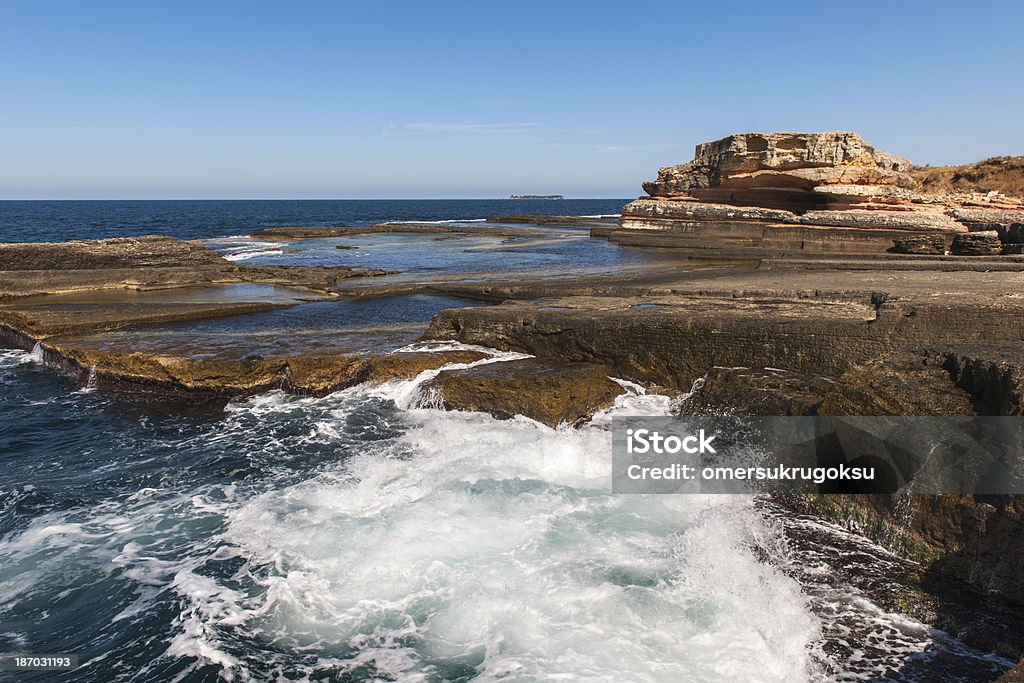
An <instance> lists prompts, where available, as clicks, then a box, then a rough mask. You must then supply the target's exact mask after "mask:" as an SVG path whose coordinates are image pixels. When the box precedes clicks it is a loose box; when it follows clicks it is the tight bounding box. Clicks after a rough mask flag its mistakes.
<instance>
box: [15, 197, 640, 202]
mask: <svg viewBox="0 0 1024 683" xmlns="http://www.w3.org/2000/svg"><path fill="white" fill-rule="evenodd" d="M633 196H635V195H631V196H629V197H610V196H609V197H569V196H565V197H562V198H561V199H512V198H511V197H0V202H395V201H407V202H433V201H437V202H445V201H447V202H452V201H477V202H487V201H509V202H522V201H527V202H529V201H543V202H559V201H580V200H591V199H603V200H605V199H631V198H632V197H633Z"/></svg>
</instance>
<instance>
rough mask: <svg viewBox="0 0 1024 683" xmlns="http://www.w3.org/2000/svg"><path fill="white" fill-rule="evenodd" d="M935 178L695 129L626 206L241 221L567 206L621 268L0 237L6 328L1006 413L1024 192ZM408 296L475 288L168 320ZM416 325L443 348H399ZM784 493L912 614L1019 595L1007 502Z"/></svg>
mask: <svg viewBox="0 0 1024 683" xmlns="http://www.w3.org/2000/svg"><path fill="white" fill-rule="evenodd" d="M985 163H986V164H988V163H989V162H985ZM989 165H991V164H989ZM942 173H944V171H943V172H942ZM946 177H947V176H946V175H942V174H941V173H940V171H939V170H936V169H932V170H924V171H922V169H920V168H917V167H914V166H913V164H912V163H911V162H910V161H908V160H906V159H902V158H899V157H896V156H893V155H891V154H887V153H885V152H879V151H877V150H875V149H874V148H872V147H871V146H870V145H868V144H867V143H866V142H865V141H864V140H863V139H861V138H860V137H859V136H857V135H856V134H853V133H838V132H831V133H817V134H803V133H771V134H759V133H747V134H740V135H732V136H729V137H727V138H723V139H722V140H719V141H716V142H710V143H704V144H702V145H698V147H697V150H696V153H695V157H694V160H693V161H691V162H689V163H687V164H682V165H679V166H671V167H667V168H663V169H661V170H660V172H659V173H658V177H657V179H656V180H654V181H651V182H649V183H645V184H644V189H645V190H646V191H647V193H648V196H646V197H643V198H641V199H637V200H636V201H633V202H631V203H629V204H628V205H627V206H626V207H625V208H624V209H623V210H622V217H621V219H619V220H613V219H608V218H591V217H575V218H573V217H547V218H540V217H530V216H504V217H495V219H494V223H492V224H472V225H464V224H463V225H448V224H426V223H424V224H382V225H376V226H355V227H350V226H327V227H323V226H311V227H308V226H307V227H293V228H270V229H265V230H261V231H257V232H256V233H254V234H253V237H254V238H256V239H260V240H282V241H288V240H307V239H324V240H331V239H338V240H339V244H338V246H340V247H345V246H347V245H346V243H345V242H344V241H343V240H344V238H348V237H351V236H354V235H367V234H379V233H389V232H408V233H412V234H420V235H423V236H425V237H427V238H428V239H429V238H430V237H434V238H444V239H450V238H453V237H459V236H468V237H481V236H487V237H498V238H501V239H508V240H512V241H515V240H519V241H520V245H521V248H524V249H529V248H533V246H534V242H533V240H538V241H539V242H540V243H543V240H545V239H549V238H551V232H550V231H549V229H548V228H547V227H545V226H572V227H589V228H590V230H591V234H592V235H593V236H594V237H595V238H599V239H600V238H607V239H609V240H611V241H612V242H615V243H617V244H620V245H629V246H636V247H643V248H649V249H656V250H657V253H658V254H671V255H672V257H671V259H668V260H662V261H659V262H657V263H656V264H654V263H652V265H650V266H649V267H647V268H645V269H642V270H640V271H638V272H631V273H628V274H627V273H616V274H606V273H602V274H582V275H576V276H573V277H560V278H557V279H547V278H541V277H538V278H523V277H516V276H511V275H509V274H507V273H501V272H493V273H483V274H480V273H476V274H473V275H472V277H467V276H456V275H452V274H444V273H442V274H439V275H436V276H432V277H423V278H417V279H415V280H406V281H400V282H399V281H396V280H395V279H394V278H393V277H391V274H388V273H385V272H384V271H380V270H372V269H357V268H348V267H343V266H333V267H327V266H244V265H238V264H237V263H234V262H231V261H228V260H226V259H224V258H223V257H222V256H220V255H219V254H217V253H215V252H213V251H211V250H210V249H208V248H207V247H205V246H203V245H202V244H199V243H193V242H184V241H179V240H174V239H171V238H164V237H143V238H130V239H112V240H99V241H94V242H67V243H54V244H0V341H2V342H3V343H4V344H5V345H8V346H15V347H19V348H23V349H25V350H30V349H35V350H36V352H37V353H38V354H39V355H40V356H41V357H42V358H43V359H44V360H45V362H46V364H47V365H49V366H51V367H53V368H55V369H58V370H60V371H63V372H65V373H66V374H68V375H69V376H71V377H73V378H74V379H75V381H77V382H80V383H86V382H91V383H93V384H94V385H95V386H98V387H99V388H109V389H116V390H131V391H156V392H165V393H174V394H184V395H188V396H196V397H199V396H202V397H215V398H225V397H229V396H235V395H246V394H252V393H257V392H261V391H266V390H268V389H274V388H279V389H284V390H286V391H291V392H295V393H310V394H322V393H327V392H330V391H335V390H338V389H342V388H345V387H350V386H353V385H355V384H360V383H364V382H384V381H388V380H390V379H394V378H399V377H403V378H408V377H413V376H416V375H418V374H419V373H421V372H423V371H424V370H441V371H440V372H439V373H438V374H437V375H436V376H435V377H433V378H432V379H431V380H430V381H429V382H427V383H426V384H425V386H424V396H423V399H424V401H425V402H426V403H427V404H429V405H435V406H440V407H446V408H449V409H460V410H462V409H464V410H477V411H485V412H489V413H491V414H492V415H495V416H496V417H499V418H502V419H506V418H511V417H514V416H516V415H524V416H527V417H530V418H532V419H535V420H537V421H539V422H542V423H544V424H547V425H550V426H557V425H563V424H566V425H574V424H579V423H581V422H582V421H585V420H586V419H587V418H588V417H589V416H591V415H593V414H594V413H595V412H596V411H598V410H601V409H602V408H605V407H607V406H609V405H611V404H612V402H613V401H614V400H615V399H616V397H617V396H619V395H621V394H622V393H623V391H625V389H624V388H623V384H626V383H628V382H633V383H636V384H639V385H642V386H643V387H644V388H645V390H647V391H653V392H662V393H667V394H670V395H673V396H675V397H676V398H677V404H678V405H679V409H680V410H681V411H684V412H688V413H695V414H700V413H721V412H728V413H731V414H740V415H742V414H748V415H777V414H781V415H962V416H986V415H1021V414H1022V412H1024V354H1022V352H1021V348H1022V346H1021V344H1022V342H1024V297H1022V295H1021V291H1022V289H1024V255H1021V251H1022V245H1024V200H1021V199H1019V198H1016V197H1014V196H1011V195H1010V194H1007V193H1003V192H1001V191H1000V190H999V188H998V187H997V188H996V189H993V190H986V191H981V190H982V189H984V188H983V187H981V188H979V186H978V185H968V184H965V182H966V181H965V182H961V183H959V184H957V181H956V178H959V177H963V176H957V175H956V174H955V173H954V174H950V175H948V177H950V178H953V180H950V181H949V182H947V181H946V180H943V179H942V178H946ZM502 223H504V224H505V225H506V227H502V225H500V224H502ZM517 224H525V225H528V226H529V225H532V226H535V227H532V228H527V229H526V230H523V229H520V228H518V227H516V226H517ZM584 235H585V233H584ZM524 237H525V238H529V240H530V241H522V240H523V238H524ZM584 239H585V238H584ZM651 253H654V252H653V251H652V252H651ZM421 294H422V295H432V296H444V297H457V298H458V300H461V301H465V302H466V304H467V305H465V306H461V305H456V306H455V307H452V308H447V309H446V310H441V311H440V312H438V313H437V314H436V315H434V316H433V318H432V320H430V321H429V323H427V322H424V324H423V325H422V327H420V328H416V329H412V328H409V329H405V328H403V329H401V330H398V331H393V330H392V331H387V332H386V333H385V332H380V331H376V332H373V333H365V335H369V336H373V335H378V336H379V337H380V338H379V339H377V338H374V339H373V340H372V343H369V342H368V343H365V344H361V345H352V344H350V343H349V342H347V341H346V342H345V343H340V342H339V341H338V339H337V336H338V335H337V331H335V330H328V331H325V332H324V333H323V334H320V335H312V336H311V337H310V338H309V341H308V342H304V343H302V344H296V345H294V346H290V347H288V348H286V349H276V347H273V346H272V345H271V346H270V347H269V348H270V350H269V351H267V350H265V349H264V348H263V347H262V346H261V347H259V348H255V343H254V342H253V341H251V340H249V341H245V337H244V336H243V337H242V339H243V342H242V343H240V344H239V345H238V348H237V349H235V350H233V351H232V352H231V353H227V354H222V355H215V354H210V353H205V354H204V353H191V352H188V351H187V350H186V347H187V346H188V345H187V344H185V343H181V344H178V343H177V340H186V339H187V338H188V336H189V335H192V334H194V331H193V328H189V327H180V326H181V325H182V324H187V323H194V322H195V321H201V320H209V319H221V318H224V319H231V320H238V321H239V323H238V324H239V326H240V328H241V329H243V330H245V329H246V327H245V326H246V324H247V323H246V321H249V320H254V319H255V318H254V316H257V315H261V314H268V313H272V312H274V311H278V310H285V311H287V310H292V309H298V308H299V307H302V306H304V305H307V304H310V303H311V302H312V303H316V304H317V305H319V304H322V303H323V302H338V304H339V305H340V304H342V303H343V302H346V301H352V300H355V299H366V298H379V299H380V300H381V301H383V302H385V305H386V303H387V302H389V301H397V297H400V296H406V295H421ZM470 302H472V303H474V304H476V305H472V306H469V305H468V304H469V303H470ZM481 304H482V305H481ZM154 330H160V331H166V332H167V334H169V335H170V336H169V338H170V339H171V342H169V343H167V344H165V345H164V346H162V347H159V348H157V347H155V346H152V345H149V346H147V344H146V343H143V342H142V341H141V340H143V338H145V337H146V336H147V335H148V334H149V333H151V332H153V331H154ZM134 331H138V334H137V335H134V336H133V333H134ZM114 332H117V333H118V334H117V336H116V339H115V337H114V336H112V334H113V333H114ZM360 334H364V333H362V332H361V333H360ZM136 337H137V338H136ZM417 340H419V341H422V342H456V343H457V344H450V343H449V344H447V345H446V344H434V345H433V346H431V345H428V344H423V345H421V347H420V348H419V349H417V350H412V351H401V352H399V351H398V349H399V348H400V347H403V346H404V345H406V344H408V343H410V342H414V341H417ZM247 344H249V346H250V347H251V348H247ZM459 344H462V345H472V346H479V347H488V348H491V349H497V350H500V351H513V352H520V353H523V354H529V355H530V356H532V358H520V359H519V360H511V361H507V362H503V363H496V364H487V365H481V364H478V363H477V361H479V360H481V359H483V358H485V356H486V354H485V353H484V352H482V351H477V350H472V349H468V348H467V347H465V346H459ZM610 378H615V379H617V380H619V381H613V380H612V379H610ZM624 380H625V381H628V382H623V381H624ZM779 504H780V505H784V506H785V508H786V509H787V510H789V511H790V513H792V514H806V513H813V514H815V515H824V516H826V517H828V518H829V519H832V520H834V521H838V522H839V523H841V524H843V525H845V526H846V527H847V528H850V529H853V530H855V531H857V532H858V533H861V534H863V535H865V536H867V537H869V538H872V539H874V540H876V541H878V542H880V543H882V544H883V545H885V546H886V547H888V548H890V549H892V550H893V551H894V552H896V553H898V554H900V555H901V556H902V557H904V558H906V559H907V560H908V562H911V563H912V566H913V567H915V568H916V569H913V570H910V569H908V570H907V571H906V572H904V574H905V575H906V577H907V578H906V582H905V583H906V585H910V584H913V586H912V587H913V591H916V592H914V595H915V596H917V598H915V599H914V601H913V604H907V605H903V606H901V607H900V608H901V609H905V610H906V611H908V612H914V613H918V612H920V606H921V605H922V604H925V603H926V602H928V601H929V600H932V601H935V600H939V601H942V600H944V599H945V598H943V597H942V596H943V595H951V594H953V593H957V592H958V591H959V592H960V593H962V594H968V593H969V594H970V595H971V596H974V597H972V600H976V602H977V603H978V604H977V605H976V606H975V607H976V611H978V613H979V614H982V615H984V614H989V613H996V612H999V611H1000V610H1004V611H1005V610H1006V609H1011V610H1012V609H1017V607H1014V606H1019V605H1021V604H1024V578H1022V577H1024V544H1022V543H1021V542H1020V540H1019V539H1020V538H1024V513H1022V508H1021V503H1020V500H1019V499H1018V498H1015V497H1005V496H1003V497H993V496H988V497H984V496H916V495H915V496H913V497H910V498H907V497H901V496H899V495H888V494H884V495H883V494H878V495H873V496H865V495H860V496H857V495H820V496H805V497H800V498H795V499H787V500H782V501H779ZM835 561H836V562H837V563H841V562H842V561H843V560H842V558H837V559H836V560H835ZM836 566H837V567H838V566H839V565H838V564H837V565H836ZM907 566H908V567H909V566H911V565H907ZM951 582H952V583H951ZM950 586H953V588H950ZM956 586H960V587H962V589H961V588H956ZM908 590H909V589H908ZM964 591H968V593H964ZM937 596H938V597H937ZM929 604H930V603H929ZM1008 605H1009V606H1010V607H1009V608H1008V607H1007V606H1008ZM958 609H959V608H958ZM964 610H967V607H964V608H963V609H959V611H957V612H956V615H957V616H955V618H954V617H950V616H949V613H944V612H943V611H942V610H933V612H934V615H933V617H929V619H930V620H931V623H936V624H938V625H941V626H943V627H944V628H946V629H947V630H952V632H956V628H957V624H964V623H968V622H970V623H971V624H973V625H972V626H971V628H973V629H975V630H978V629H981V630H985V628H988V627H983V626H978V625H977V623H976V622H977V619H981V621H984V619H982V618H981V617H978V618H977V619H975V621H971V618H968V617H965V616H964V613H965V612H964ZM975 616H976V617H977V615H975ZM978 623H980V622H978ZM1000 623H1002V622H1000ZM1011 631H1013V629H1011ZM985 633H986V634H987V635H986V636H985V637H984V638H982V637H981V636H979V638H980V639H981V641H984V642H985V643H986V645H985V647H989V648H991V649H993V650H998V651H999V652H1001V653H1003V655H1004V656H1012V657H1019V656H1020V655H1021V653H1022V652H1024V631H1021V630H1020V629H1018V630H1017V631H1013V632H1012V633H1010V634H1009V635H1006V634H1004V635H1003V636H999V635H998V629H995V630H993V629H992V628H988V630H986V631H985ZM993 634H996V635H993ZM1000 638H1002V640H1000ZM981 641H979V642H981Z"/></svg>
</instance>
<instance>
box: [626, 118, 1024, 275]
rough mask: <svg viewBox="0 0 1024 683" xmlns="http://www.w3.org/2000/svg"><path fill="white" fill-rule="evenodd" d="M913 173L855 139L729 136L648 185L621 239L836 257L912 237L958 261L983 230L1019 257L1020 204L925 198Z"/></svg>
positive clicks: (846, 135)
mask: <svg viewBox="0 0 1024 683" xmlns="http://www.w3.org/2000/svg"><path fill="white" fill-rule="evenodd" d="M912 169H913V165H912V163H911V162H910V161H909V160H907V159H903V158H900V157H896V156H894V155H892V154H888V153H886V152H880V151H877V150H875V149H874V148H873V147H872V146H871V145H869V144H868V143H867V142H865V141H864V140H863V139H862V138H861V137H860V136H859V135H857V134H856V133H850V132H837V131H833V132H827V133H767V134H763V133H744V134H738V135H730V136H728V137H726V138H723V139H721V140H716V141H714V142H705V143H702V144H700V145H697V148H696V152H695V154H694V159H693V161H691V162H689V163H686V164H682V165H678V166H668V167H665V168H662V169H661V170H660V171H659V172H658V177H657V179H656V180H653V181H650V182H647V183H644V190H645V191H646V192H647V193H648V195H649V196H648V197H644V198H640V199H637V200H636V201H634V202H631V203H630V204H628V205H627V206H626V207H625V208H624V209H623V210H622V220H621V227H620V231H622V232H627V233H628V232H631V231H633V232H635V231H658V232H664V233H668V234H672V235H674V236H677V237H678V242H677V246H681V247H688V248H692V249H701V248H703V249H707V248H709V247H761V248H775V249H790V250H807V251H837V252H882V251H890V250H894V247H896V243H897V241H898V240H900V239H901V238H905V237H906V235H907V234H908V233H910V234H918V235H928V236H932V237H937V238H939V240H941V241H937V242H936V241H935V240H932V241H930V242H927V243H921V244H919V246H918V247H917V248H918V249H922V248H925V247H924V246H922V245H924V244H927V245H931V246H930V247H929V248H928V249H927V251H918V252H917V253H933V254H943V253H948V252H949V251H950V250H952V251H953V253H957V249H956V246H955V244H954V241H953V238H954V236H955V235H957V234H959V233H966V232H968V231H971V230H977V229H986V230H996V232H997V234H998V236H999V239H1000V242H999V243H998V246H997V248H996V249H995V253H999V252H1000V251H1004V253H1021V251H1022V248H1021V247H1019V246H1016V245H1019V244H1021V242H1024V240H1022V239H1021V238H1020V237H1019V236H1018V232H1019V231H1020V227H1019V226H1020V225H1021V222H1022V220H1024V201H1021V200H1019V199H1014V198H1011V197H1007V196H1005V195H1001V194H999V193H997V192H990V193H985V194H981V193H964V192H959V193H945V194H929V193H926V192H922V191H920V189H921V185H920V181H919V180H918V178H917V177H915V176H914V175H912V173H911V171H912ZM1015 226H1016V227H1015ZM617 236H618V233H617V232H616V231H612V232H611V233H610V234H609V237H610V238H611V239H616V238H617ZM962 253H964V254H965V255H967V254H971V253H977V252H972V251H964V252H962ZM984 253H992V251H991V250H989V251H986V252H984Z"/></svg>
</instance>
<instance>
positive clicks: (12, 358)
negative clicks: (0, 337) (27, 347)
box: [0, 344, 43, 368]
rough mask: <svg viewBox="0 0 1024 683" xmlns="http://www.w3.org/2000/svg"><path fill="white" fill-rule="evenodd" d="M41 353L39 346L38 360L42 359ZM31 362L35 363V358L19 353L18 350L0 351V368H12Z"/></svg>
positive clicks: (26, 353)
mask: <svg viewBox="0 0 1024 683" xmlns="http://www.w3.org/2000/svg"><path fill="white" fill-rule="evenodd" d="M36 346H39V344H36ZM33 351H34V349H33ZM42 351H43V349H42V346H39V356H40V360H41V359H42ZM32 362H35V357H34V356H33V355H32V354H31V353H28V352H26V351H21V350H19V349H3V350H0V368H7V367H14V366H16V365H24V364H26V363H32Z"/></svg>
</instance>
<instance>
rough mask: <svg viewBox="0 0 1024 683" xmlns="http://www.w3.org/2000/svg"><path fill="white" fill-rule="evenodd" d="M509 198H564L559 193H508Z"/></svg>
mask: <svg viewBox="0 0 1024 683" xmlns="http://www.w3.org/2000/svg"><path fill="white" fill-rule="evenodd" d="M508 198H509V199H565V197H563V196H562V195H560V194H510V195H509V196H508Z"/></svg>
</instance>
